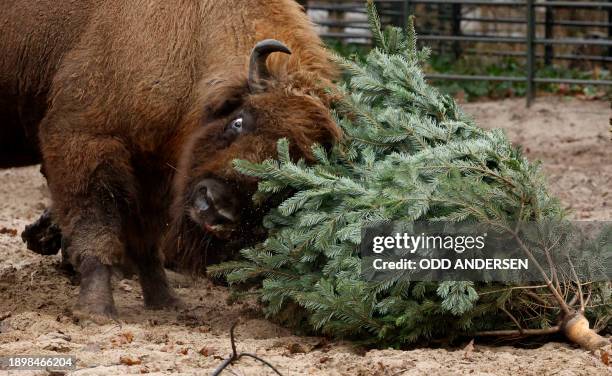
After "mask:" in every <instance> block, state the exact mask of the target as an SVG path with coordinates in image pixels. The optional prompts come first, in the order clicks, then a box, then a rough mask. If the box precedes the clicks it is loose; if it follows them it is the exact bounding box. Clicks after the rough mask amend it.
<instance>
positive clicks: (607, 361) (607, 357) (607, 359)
mask: <svg viewBox="0 0 612 376" xmlns="http://www.w3.org/2000/svg"><path fill="white" fill-rule="evenodd" d="M600 355H601V362H602V363H603V364H605V365H607V366H609V365H610V354H609V353H608V352H607V351H605V350H601V354H600Z"/></svg>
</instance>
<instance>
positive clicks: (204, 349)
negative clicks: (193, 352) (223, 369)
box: [198, 346, 216, 356]
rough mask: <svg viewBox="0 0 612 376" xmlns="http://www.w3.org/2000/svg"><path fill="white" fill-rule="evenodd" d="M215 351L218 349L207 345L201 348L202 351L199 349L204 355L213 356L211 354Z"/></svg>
mask: <svg viewBox="0 0 612 376" xmlns="http://www.w3.org/2000/svg"><path fill="white" fill-rule="evenodd" d="M215 351H216V350H215V349H213V348H212V347H206V346H205V347H202V348H201V349H200V351H198V353H200V354H201V355H204V356H211V355H213V354H214V353H215Z"/></svg>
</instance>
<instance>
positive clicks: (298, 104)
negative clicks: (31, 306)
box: [0, 0, 340, 321]
mask: <svg viewBox="0 0 612 376" xmlns="http://www.w3.org/2000/svg"><path fill="white" fill-rule="evenodd" d="M0 32H1V35H2V36H1V37H0V54H1V56H2V57H1V58H0V119H1V122H2V124H1V125H0V132H2V133H0V134H1V135H2V141H1V144H2V147H3V149H2V150H3V153H5V154H3V155H1V156H0V160H2V161H4V162H5V163H4V165H8V164H11V163H10V161H11V160H13V161H16V162H14V163H13V164H16V163H20V164H27V163H33V162H36V161H37V160H39V158H38V154H39V153H40V156H41V162H42V167H41V170H42V172H43V174H44V175H45V177H46V179H47V182H48V186H49V189H50V192H51V197H52V206H51V211H52V213H53V221H54V222H55V223H57V224H58V225H59V227H60V229H61V233H62V235H63V239H62V249H63V252H65V253H66V254H67V255H68V257H69V259H70V262H71V264H72V265H74V266H75V268H76V269H77V270H78V271H79V273H80V276H81V285H80V292H79V297H78V302H77V304H76V307H75V313H76V314H78V315H82V316H84V317H88V318H92V319H94V320H98V319H101V320H103V321H105V320H107V319H108V318H112V317H114V316H115V315H116V313H117V311H116V308H115V304H114V301H113V295H112V286H111V266H112V265H115V264H117V263H119V262H121V261H122V260H124V259H128V260H131V261H132V262H133V263H134V264H135V265H136V266H137V269H138V275H139V281H140V284H141V286H142V290H143V297H144V303H145V306H146V307H147V308H151V309H158V308H164V307H171V306H178V305H180V301H179V299H178V298H177V296H176V295H175V293H174V292H173V291H172V289H171V287H170V286H169V284H168V280H167V278H166V275H165V271H164V268H163V256H162V252H161V251H160V249H161V245H162V243H164V244H165V247H167V248H169V252H170V253H173V254H185V253H189V252H194V251H198V250H199V249H200V248H201V246H202V244H204V242H205V241H206V240H205V239H210V238H211V237H210V235H211V234H212V235H214V236H213V238H214V239H216V240H215V241H216V243H215V244H216V247H215V250H217V251H218V252H223V249H224V248H223V245H224V244H226V243H229V242H232V241H235V238H236V237H240V236H245V235H248V233H249V231H248V228H249V226H251V225H252V223H253V221H254V220H255V219H256V218H257V216H258V215H259V212H258V210H257V208H254V207H253V205H252V203H251V195H252V193H253V192H254V191H255V189H256V184H257V182H256V181H255V180H254V179H251V178H247V177H245V176H241V175H239V174H238V173H236V171H235V170H234V169H233V167H232V161H233V160H234V159H236V158H240V159H247V160H250V161H254V162H257V161H262V160H264V159H266V158H269V157H271V156H273V155H274V154H275V144H276V140H278V139H279V138H281V137H285V138H288V139H289V141H290V143H291V153H292V155H293V156H294V157H296V158H297V157H305V158H309V153H310V145H311V144H313V143H314V142H318V143H327V142H330V141H331V140H333V139H336V138H338V137H340V131H339V129H338V128H337V126H336V125H335V123H334V122H333V120H332V118H331V116H330V113H329V111H328V108H329V105H330V100H331V97H330V94H329V91H328V90H327V89H326V88H327V87H328V86H329V84H330V82H331V81H332V80H333V79H334V77H335V75H336V70H335V68H334V66H333V64H332V63H331V62H330V56H329V54H328V52H327V51H326V50H325V49H324V47H323V46H322V43H321V40H320V39H319V37H318V36H317V34H316V32H315V30H314V27H313V25H312V24H311V23H310V22H309V20H308V18H307V16H306V15H305V13H304V12H303V9H302V8H301V7H300V6H299V5H298V4H297V3H295V2H294V1H292V0H227V1H217V0H178V1H176V2H167V1H164V0H129V1H128V0H123V1H93V0H80V1H70V2H67V1H50V0H46V1H34V0H26V1H20V2H17V1H9V2H8V3H5V4H3V6H2V10H1V11H0ZM281 41H282V42H281ZM5 145H13V146H14V147H13V148H12V149H11V150H8V149H6V148H5V147H4V146H5ZM220 226H224V228H225V230H224V231H219V228H220ZM228 228H229V229H230V231H229V232H228V231H226V230H227V229H228ZM232 229H233V230H232ZM245 229H246V230H245ZM164 234H166V235H165V236H164ZM162 238H163V239H165V240H164V241H163V242H162Z"/></svg>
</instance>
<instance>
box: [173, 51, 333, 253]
mask: <svg viewBox="0 0 612 376" xmlns="http://www.w3.org/2000/svg"><path fill="white" fill-rule="evenodd" d="M274 52H280V53H284V54H291V52H290V50H289V49H288V48H287V47H286V46H285V45H283V44H282V43H280V42H279V41H276V40H264V41H262V42H260V43H258V44H257V45H256V46H255V48H254V49H253V51H252V54H251V57H250V62H249V69H248V75H247V74H245V73H247V72H244V73H243V74H242V75H237V76H238V77H230V78H228V77H223V78H222V79H210V80H208V81H207V90H206V98H205V100H204V103H205V108H204V111H203V115H202V116H200V118H201V123H200V124H199V125H198V127H197V129H196V130H195V131H193V133H192V134H191V135H190V137H189V141H188V143H187V145H185V148H184V153H183V158H182V160H181V163H180V165H179V168H178V172H177V175H178V185H177V187H176V188H177V193H178V194H177V198H176V202H175V207H174V213H173V216H174V217H175V218H174V219H175V223H174V224H173V226H174V227H175V228H174V231H171V232H173V234H170V238H171V239H170V240H171V241H172V242H173V244H172V247H174V248H175V249H176V250H177V251H178V252H179V254H182V257H188V258H192V257H193V256H194V255H195V254H200V255H202V254H204V257H205V258H207V259H208V260H204V262H205V263H209V262H210V261H211V257H209V256H214V255H208V253H209V252H208V251H207V249H208V248H210V247H209V246H208V245H209V244H210V242H211V241H213V242H214V241H219V240H218V239H220V238H221V239H224V240H223V242H224V243H223V246H224V247H227V245H228V242H240V243H241V244H242V245H244V241H246V242H247V243H248V241H249V240H251V241H256V240H257V239H256V238H255V239H254V237H255V235H254V228H255V227H256V225H257V223H259V221H260V220H261V214H262V212H263V211H264V209H263V208H257V207H254V205H253V203H252V199H251V197H252V195H253V193H254V192H255V190H256V188H257V181H256V180H255V179H253V178H250V177H247V176H244V175H241V174H239V173H238V172H237V171H236V170H235V169H234V168H233V161H234V160H235V159H245V160H248V161H251V162H261V161H263V160H265V159H268V158H272V157H274V156H275V155H276V142H277V140H278V139H280V138H287V139H288V140H289V142H290V145H291V146H290V153H291V154H292V156H293V157H294V158H296V159H297V158H306V159H307V160H308V159H310V157H311V146H312V144H313V143H315V142H316V143H322V144H329V143H330V142H332V141H333V140H334V139H337V138H338V137H339V136H340V131H339V129H338V127H337V126H336V125H335V123H334V122H333V120H332V118H331V116H330V113H329V109H328V108H329V104H330V103H329V102H330V100H331V97H330V94H329V91H328V90H327V89H326V85H325V83H324V82H321V81H322V78H321V77H318V76H317V75H316V74H313V73H312V72H308V71H306V70H300V69H295V70H292V71H291V72H284V73H282V72H275V74H272V73H271V72H270V71H269V69H268V64H267V63H266V60H267V58H268V56H269V55H270V54H272V53H274ZM240 76H242V77H240ZM214 248H218V247H214ZM217 251H218V250H217ZM213 258H214V259H215V260H216V259H217V258H216V257H213ZM189 262H190V263H191V262H192V261H191V260H190V261H189Z"/></svg>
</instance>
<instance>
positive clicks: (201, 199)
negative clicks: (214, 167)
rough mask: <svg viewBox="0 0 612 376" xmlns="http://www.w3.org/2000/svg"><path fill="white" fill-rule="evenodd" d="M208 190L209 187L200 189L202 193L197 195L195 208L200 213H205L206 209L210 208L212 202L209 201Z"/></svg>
mask: <svg viewBox="0 0 612 376" xmlns="http://www.w3.org/2000/svg"><path fill="white" fill-rule="evenodd" d="M206 192H207V189H206V188H203V189H202V190H201V191H200V194H198V195H197V196H196V199H195V202H194V204H195V208H196V209H197V210H198V212H200V213H204V212H205V211H207V210H208V209H210V204H209V203H208V197H206Z"/></svg>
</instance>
